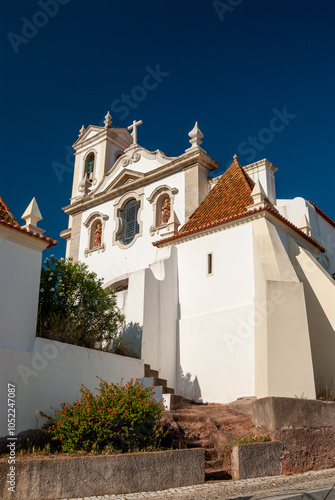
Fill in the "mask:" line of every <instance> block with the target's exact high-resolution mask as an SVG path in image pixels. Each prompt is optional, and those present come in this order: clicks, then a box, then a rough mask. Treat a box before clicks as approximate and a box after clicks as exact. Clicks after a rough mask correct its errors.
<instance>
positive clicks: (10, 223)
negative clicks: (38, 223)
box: [0, 196, 58, 248]
mask: <svg viewBox="0 0 335 500" xmlns="http://www.w3.org/2000/svg"><path fill="white" fill-rule="evenodd" d="M0 224H2V225H3V226H7V227H10V228H12V229H16V231H20V232H22V233H26V234H28V235H29V236H32V237H34V238H38V239H40V240H43V241H46V242H48V243H49V245H48V246H47V248H50V247H54V246H55V245H57V243H58V241H56V240H53V239H52V238H48V237H47V236H43V234H39V233H35V232H34V231H31V230H30V229H25V228H24V227H21V226H20V225H19V224H18V223H17V222H16V220H15V218H14V216H13V215H12V213H11V212H10V210H9V208H8V207H7V205H6V203H5V202H4V201H3V199H2V198H1V196H0Z"/></svg>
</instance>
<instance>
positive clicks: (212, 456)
mask: <svg viewBox="0 0 335 500" xmlns="http://www.w3.org/2000/svg"><path fill="white" fill-rule="evenodd" d="M201 447H203V446H201ZM218 458H219V454H218V451H217V450H216V449H215V448H205V460H206V462H207V461H210V460H217V459H218ZM221 462H222V460H221Z"/></svg>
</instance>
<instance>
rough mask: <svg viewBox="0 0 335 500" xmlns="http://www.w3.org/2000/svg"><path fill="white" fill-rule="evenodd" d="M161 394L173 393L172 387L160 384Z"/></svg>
mask: <svg viewBox="0 0 335 500" xmlns="http://www.w3.org/2000/svg"><path fill="white" fill-rule="evenodd" d="M162 394H174V389H172V387H164V386H162Z"/></svg>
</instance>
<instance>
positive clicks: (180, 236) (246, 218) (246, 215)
mask: <svg viewBox="0 0 335 500" xmlns="http://www.w3.org/2000/svg"><path fill="white" fill-rule="evenodd" d="M266 212H268V213H270V214H271V215H273V216H274V217H276V218H277V219H279V220H280V221H281V222H283V223H284V224H286V225H287V226H288V227H290V228H291V229H292V230H293V231H295V232H296V233H298V234H299V235H300V236H302V237H303V238H304V239H305V240H307V241H308V242H309V243H311V244H312V245H314V246H315V247H317V248H318V249H319V250H320V252H326V249H325V248H324V247H323V246H321V245H320V244H319V243H318V242H317V241H316V240H315V239H314V238H312V237H311V236H308V235H307V234H306V233H304V232H303V231H301V229H299V228H298V227H296V226H295V225H294V224H292V223H291V222H290V221H289V220H287V219H286V218H285V217H283V216H282V215H281V214H280V213H279V212H278V211H277V210H276V209H275V208H271V207H269V206H266V207H263V208H259V209H256V210H250V211H249V212H243V213H241V214H237V215H234V216H231V217H227V218H225V219H220V220H218V221H215V222H212V223H209V224H204V225H203V226H200V227H197V228H196V229H191V230H189V231H185V232H183V233H176V234H175V235H174V236H170V237H169V238H165V239H163V240H160V241H156V242H154V243H152V244H153V245H154V246H156V247H160V246H165V245H166V244H170V243H171V244H173V243H174V242H176V243H182V242H184V241H187V240H188V239H190V238H192V237H193V236H195V235H196V237H199V236H205V235H206V234H207V233H208V232H211V231H212V230H213V229H217V228H218V227H220V226H222V229H225V226H227V225H228V227H229V226H230V225H231V224H232V223H235V221H239V223H241V224H243V223H247V222H250V221H251V220H253V219H254V218H256V217H257V216H259V215H261V214H262V213H264V214H265V213H266Z"/></svg>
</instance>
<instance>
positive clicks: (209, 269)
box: [207, 252, 213, 276]
mask: <svg viewBox="0 0 335 500" xmlns="http://www.w3.org/2000/svg"><path fill="white" fill-rule="evenodd" d="M212 274H213V252H211V253H208V254H207V276H212Z"/></svg>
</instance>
